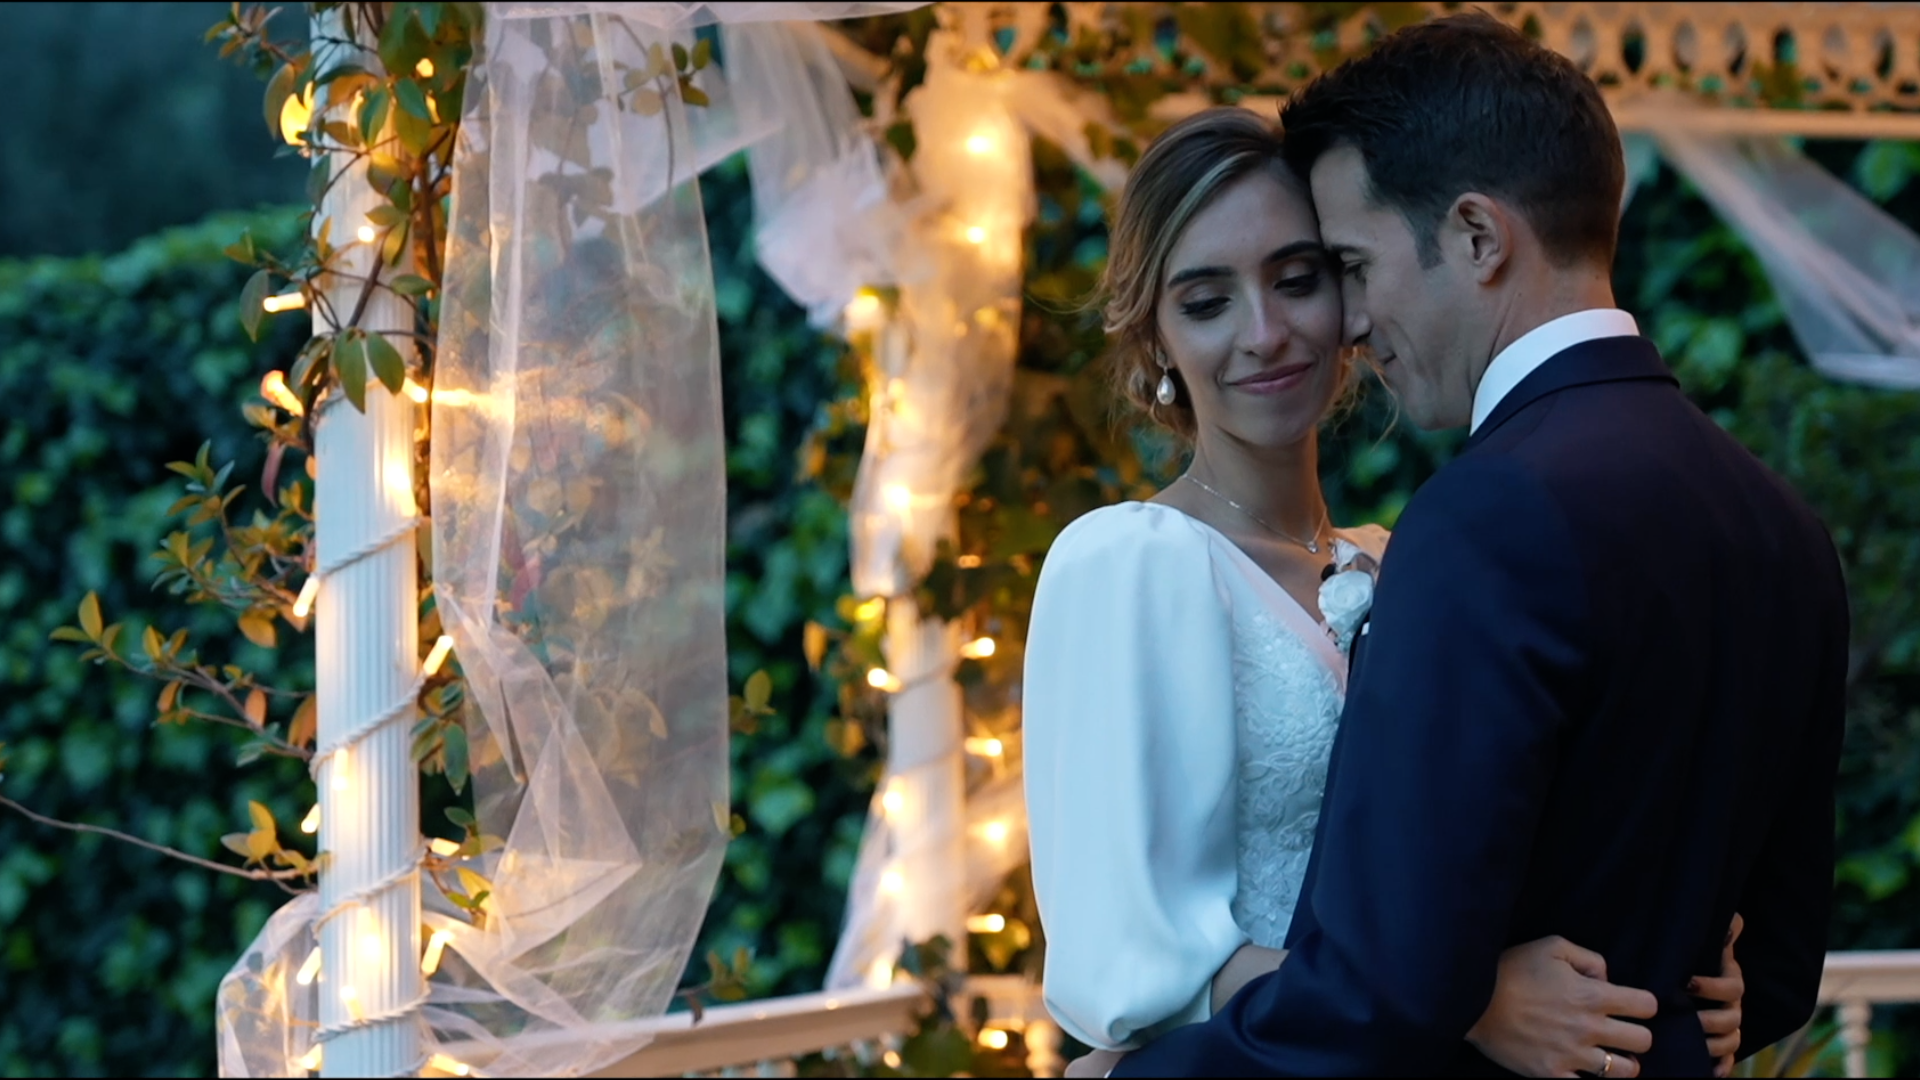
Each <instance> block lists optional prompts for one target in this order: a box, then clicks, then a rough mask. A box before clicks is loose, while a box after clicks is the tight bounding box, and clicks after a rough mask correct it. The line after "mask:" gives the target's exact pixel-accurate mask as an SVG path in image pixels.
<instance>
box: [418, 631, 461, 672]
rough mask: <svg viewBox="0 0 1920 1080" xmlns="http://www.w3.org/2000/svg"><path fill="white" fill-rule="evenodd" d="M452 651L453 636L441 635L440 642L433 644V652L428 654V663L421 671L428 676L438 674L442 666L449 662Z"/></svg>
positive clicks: (423, 665) (421, 666)
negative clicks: (448, 656)
mask: <svg viewBox="0 0 1920 1080" xmlns="http://www.w3.org/2000/svg"><path fill="white" fill-rule="evenodd" d="M452 651H453V638H452V636H451V635H448V634H441V635H440V640H439V641H436V642H434V643H433V651H432V652H430V653H428V654H427V662H426V663H424V664H422V665H420V668H421V670H422V671H425V672H426V673H427V674H428V675H435V674H438V673H439V671H440V665H441V664H444V663H446V662H447V654H448V653H450V652H452Z"/></svg>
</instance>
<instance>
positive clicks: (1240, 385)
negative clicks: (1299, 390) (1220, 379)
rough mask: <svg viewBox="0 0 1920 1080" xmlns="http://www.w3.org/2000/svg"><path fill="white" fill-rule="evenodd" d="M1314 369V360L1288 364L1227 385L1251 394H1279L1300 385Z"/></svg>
mask: <svg viewBox="0 0 1920 1080" xmlns="http://www.w3.org/2000/svg"><path fill="white" fill-rule="evenodd" d="M1312 370H1313V363H1312V361H1308V362H1306V363H1303V364H1288V365H1287V366H1286V367H1279V368H1274V369H1273V370H1272V371H1263V372H1261V373H1259V374H1258V375H1252V376H1249V377H1247V378H1244V379H1240V380H1237V381H1235V382H1230V383H1228V384H1227V385H1228V386H1231V387H1233V388H1234V389H1235V390H1240V391H1244V392H1246V393H1249V394H1279V393H1284V392H1285V391H1288V390H1291V389H1293V388H1294V387H1295V386H1297V385H1299V384H1300V382H1301V380H1303V379H1305V378H1306V377H1307V373H1308V372H1309V371H1312Z"/></svg>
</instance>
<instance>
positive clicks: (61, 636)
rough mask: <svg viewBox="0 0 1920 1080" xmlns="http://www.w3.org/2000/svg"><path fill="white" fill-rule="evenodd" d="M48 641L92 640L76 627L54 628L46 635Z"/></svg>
mask: <svg viewBox="0 0 1920 1080" xmlns="http://www.w3.org/2000/svg"><path fill="white" fill-rule="evenodd" d="M48 640H51V641H75V642H86V641H91V640H93V639H91V638H89V637H87V634H86V631H84V630H82V629H80V628H79V627H77V626H60V627H55V628H54V631H53V633H52V634H49V635H48Z"/></svg>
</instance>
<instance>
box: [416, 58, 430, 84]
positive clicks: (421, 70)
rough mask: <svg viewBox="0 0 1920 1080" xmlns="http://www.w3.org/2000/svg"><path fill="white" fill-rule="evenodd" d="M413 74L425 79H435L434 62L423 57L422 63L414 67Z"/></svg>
mask: <svg viewBox="0 0 1920 1080" xmlns="http://www.w3.org/2000/svg"><path fill="white" fill-rule="evenodd" d="M413 73H414V74H415V75H418V76H420V77H421V78H423V79H431V78H433V61H432V60H429V59H427V58H426V57H424V56H423V57H421V58H420V62H419V63H417V64H415V65H413Z"/></svg>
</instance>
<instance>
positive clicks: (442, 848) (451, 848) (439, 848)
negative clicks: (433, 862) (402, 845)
mask: <svg viewBox="0 0 1920 1080" xmlns="http://www.w3.org/2000/svg"><path fill="white" fill-rule="evenodd" d="M427 847H428V848H430V849H431V850H432V851H433V853H434V854H435V855H438V856H440V857H441V858H443V859H451V858H453V857H454V856H455V855H458V854H460V845H459V844H456V843H454V842H453V841H451V840H449V839H447V838H446V837H444V836H436V837H434V838H433V839H431V840H429V841H427Z"/></svg>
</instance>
